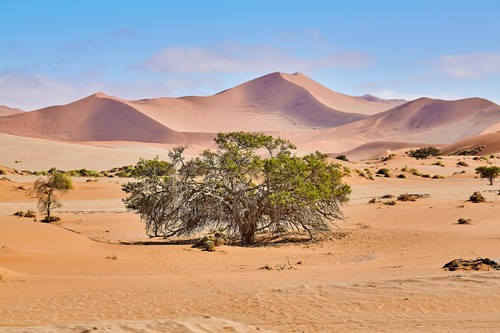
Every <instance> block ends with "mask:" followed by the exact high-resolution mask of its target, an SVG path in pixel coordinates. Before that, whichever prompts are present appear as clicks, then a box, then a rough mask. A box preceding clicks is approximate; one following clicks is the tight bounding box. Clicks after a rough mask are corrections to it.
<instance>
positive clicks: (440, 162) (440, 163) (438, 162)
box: [432, 161, 444, 168]
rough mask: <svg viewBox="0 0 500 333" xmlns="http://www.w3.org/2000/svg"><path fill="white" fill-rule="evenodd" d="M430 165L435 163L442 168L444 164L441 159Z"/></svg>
mask: <svg viewBox="0 0 500 333" xmlns="http://www.w3.org/2000/svg"><path fill="white" fill-rule="evenodd" d="M432 165H437V166H440V167H443V168H444V164H443V162H442V161H437V162H435V163H432Z"/></svg>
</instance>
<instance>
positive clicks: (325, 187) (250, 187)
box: [123, 132, 351, 245]
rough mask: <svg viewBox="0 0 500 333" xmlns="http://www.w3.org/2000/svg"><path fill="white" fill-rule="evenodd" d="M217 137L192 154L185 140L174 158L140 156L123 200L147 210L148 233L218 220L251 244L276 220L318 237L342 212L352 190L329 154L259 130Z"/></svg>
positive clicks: (181, 231) (178, 231)
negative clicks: (300, 150) (301, 149)
mask: <svg viewBox="0 0 500 333" xmlns="http://www.w3.org/2000/svg"><path fill="white" fill-rule="evenodd" d="M215 142H216V151H210V150H206V151H204V152H202V153H201V154H200V155H199V156H198V157H196V158H194V159H191V160H189V161H186V160H185V158H184V155H183V153H184V150H185V147H178V148H175V149H174V150H173V151H171V152H170V153H169V157H170V161H169V162H163V161H160V160H158V159H155V160H141V161H140V162H139V163H138V165H137V167H136V170H138V171H136V172H134V177H135V178H136V179H138V181H137V182H128V183H126V184H124V185H123V190H124V191H125V192H126V193H129V197H127V198H126V199H124V203H125V205H126V207H127V208H128V209H131V210H133V211H135V212H137V213H139V214H140V216H141V218H142V219H143V220H144V221H145V222H146V230H147V232H148V234H152V235H156V236H158V235H162V236H163V237H172V236H179V235H190V234H193V233H196V232H199V231H201V230H203V229H205V228H206V227H212V228H216V229H222V230H224V232H225V233H226V236H227V237H228V238H230V237H239V239H240V240H241V244H242V245H248V244H251V243H253V242H254V241H255V236H256V234H257V232H259V231H263V230H272V229H273V228H276V226H284V227H285V228H286V229H287V230H291V231H305V232H306V233H308V234H309V236H310V237H311V238H312V237H313V236H314V235H315V234H317V233H320V232H328V231H330V226H331V225H332V223H333V220H334V219H339V218H342V212H341V211H340V208H339V204H340V203H344V202H346V201H347V200H348V196H349V194H350V191H351V190H350V187H349V186H348V185H347V184H345V183H342V176H343V170H342V168H341V167H340V166H339V165H337V164H332V163H328V162H327V159H326V158H327V157H326V155H324V154H321V153H319V152H315V153H312V154H309V155H305V156H302V157H298V156H295V155H294V154H293V152H292V151H293V150H294V149H295V146H294V145H293V144H292V143H290V142H289V141H287V140H283V139H280V138H278V139H276V138H273V137H271V136H267V135H264V134H260V133H243V132H232V133H219V134H218V135H217V137H216V138H215ZM264 151H265V152H266V154H267V157H262V153H263V152H264Z"/></svg>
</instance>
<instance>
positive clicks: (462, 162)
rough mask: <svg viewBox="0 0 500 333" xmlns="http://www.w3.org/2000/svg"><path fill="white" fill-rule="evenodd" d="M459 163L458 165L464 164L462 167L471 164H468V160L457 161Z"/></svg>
mask: <svg viewBox="0 0 500 333" xmlns="http://www.w3.org/2000/svg"><path fill="white" fill-rule="evenodd" d="M457 165H458V166H462V167H468V166H469V164H467V163H466V162H464V161H458V162H457Z"/></svg>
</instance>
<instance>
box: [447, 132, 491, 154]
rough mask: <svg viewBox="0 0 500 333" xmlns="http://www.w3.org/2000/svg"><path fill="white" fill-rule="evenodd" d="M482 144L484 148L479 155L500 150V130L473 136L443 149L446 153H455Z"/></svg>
mask: <svg viewBox="0 0 500 333" xmlns="http://www.w3.org/2000/svg"><path fill="white" fill-rule="evenodd" d="M480 146H483V147H484V149H482V150H481V151H480V152H479V153H478V154H477V155H489V154H496V153H498V152H500V132H494V133H488V134H481V135H476V136H472V137H469V138H466V139H463V140H460V141H457V142H455V143H452V144H450V145H447V146H444V147H443V148H441V150H442V151H443V152H444V153H446V154H453V153H456V152H460V151H462V150H465V149H469V150H470V149H474V148H477V147H480Z"/></svg>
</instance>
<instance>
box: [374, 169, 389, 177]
mask: <svg viewBox="0 0 500 333" xmlns="http://www.w3.org/2000/svg"><path fill="white" fill-rule="evenodd" d="M377 175H380V176H384V177H390V176H391V172H390V171H389V169H386V168H382V169H379V170H378V171H377Z"/></svg>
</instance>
